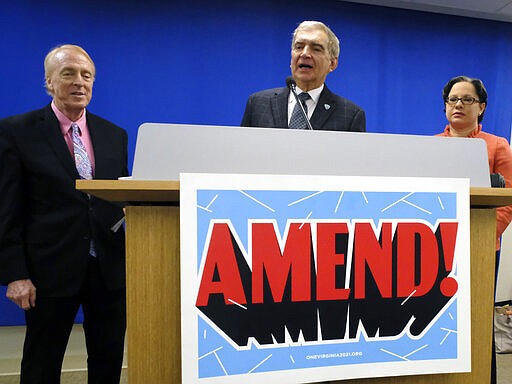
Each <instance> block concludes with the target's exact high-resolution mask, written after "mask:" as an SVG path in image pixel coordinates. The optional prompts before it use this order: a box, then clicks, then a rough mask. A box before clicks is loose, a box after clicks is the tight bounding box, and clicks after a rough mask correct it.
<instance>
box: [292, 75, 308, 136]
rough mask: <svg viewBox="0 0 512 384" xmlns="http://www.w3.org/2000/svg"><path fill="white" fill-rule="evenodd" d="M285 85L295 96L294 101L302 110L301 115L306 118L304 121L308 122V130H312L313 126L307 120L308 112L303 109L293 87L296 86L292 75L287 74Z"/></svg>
mask: <svg viewBox="0 0 512 384" xmlns="http://www.w3.org/2000/svg"><path fill="white" fill-rule="evenodd" d="M286 86H287V87H288V88H289V89H290V91H291V92H292V93H293V96H295V101H296V102H297V104H298V105H300V110H301V111H302V115H303V116H304V117H305V119H306V123H307V124H308V128H309V129H310V130H313V127H312V126H311V122H310V121H309V118H308V114H307V113H306V110H305V109H304V105H302V103H301V102H300V100H299V96H298V95H297V92H296V91H295V87H296V86H297V83H296V82H295V79H294V78H293V77H292V76H288V77H287V78H286Z"/></svg>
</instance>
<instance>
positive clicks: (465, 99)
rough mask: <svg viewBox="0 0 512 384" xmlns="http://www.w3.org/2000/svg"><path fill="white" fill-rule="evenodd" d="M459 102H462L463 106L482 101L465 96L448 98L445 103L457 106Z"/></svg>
mask: <svg viewBox="0 0 512 384" xmlns="http://www.w3.org/2000/svg"><path fill="white" fill-rule="evenodd" d="M459 100H460V101H462V104H464V105H471V104H473V103H475V102H476V103H479V102H480V100H478V99H475V98H474V97H470V96H464V97H455V96H450V97H447V98H446V99H445V100H444V101H445V102H446V104H450V105H455V104H457V102H458V101H459Z"/></svg>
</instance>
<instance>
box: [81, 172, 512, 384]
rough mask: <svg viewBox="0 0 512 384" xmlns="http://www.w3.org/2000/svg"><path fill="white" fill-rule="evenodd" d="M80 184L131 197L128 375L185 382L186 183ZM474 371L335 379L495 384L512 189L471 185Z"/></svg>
mask: <svg viewBox="0 0 512 384" xmlns="http://www.w3.org/2000/svg"><path fill="white" fill-rule="evenodd" d="M77 188H78V189H79V190H81V191H84V192H87V193H89V194H91V195H94V196H97V197H100V198H102V199H105V200H109V201H117V202H126V203H127V204H128V205H127V207H126V218H127V220H126V233H127V254H126V271H127V282H126V289H127V312H128V330H127V339H128V380H129V383H130V384H146V383H151V384H178V383H181V347H180V345H181V332H180V322H181V320H180V236H179V233H180V220H179V214H180V213H179V182H178V181H144V180H115V181H112V180H78V181H77ZM470 202H471V214H470V216H471V223H470V226H471V347H472V356H471V367H472V368H471V373H453V374H435V375H417V376H399V377H384V378H368V379H355V380H343V381H335V382H331V383H342V382H343V383H354V384H363V383H364V384H369V383H378V384H395V383H400V384H402V383H407V384H423V383H440V384H448V383H449V384H468V383H482V384H485V383H488V382H489V377H490V366H491V361H490V356H491V340H492V324H493V322H492V316H493V306H494V300H493V297H494V293H493V292H494V264H495V231H496V214H495V208H496V207H499V206H503V205H512V189H492V188H471V192H470Z"/></svg>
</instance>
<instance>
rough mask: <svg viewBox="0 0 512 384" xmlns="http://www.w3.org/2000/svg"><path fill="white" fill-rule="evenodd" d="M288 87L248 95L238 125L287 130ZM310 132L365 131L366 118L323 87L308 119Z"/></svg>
mask: <svg viewBox="0 0 512 384" xmlns="http://www.w3.org/2000/svg"><path fill="white" fill-rule="evenodd" d="M289 93H290V90H289V89H288V88H286V87H285V88H273V89H267V90H264V91H260V92H257V93H254V94H252V95H251V96H250V97H249V100H248V101H247V105H246V107H245V113H244V117H243V119H242V123H241V125H242V126H244V127H264V128H288V95H289ZM311 125H312V127H313V129H320V130H327V131H352V132H365V131H366V117H365V113H364V110H362V109H361V108H360V107H359V106H357V105H356V104H354V103H353V102H351V101H350V100H347V99H345V98H344V97H341V96H338V95H336V94H334V93H332V92H331V91H330V90H329V89H328V88H327V86H326V85H324V89H323V90H322V93H321V94H320V98H319V99H318V104H317V105H316V108H315V111H314V112H313V115H312V116H311Z"/></svg>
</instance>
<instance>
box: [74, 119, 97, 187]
mask: <svg viewBox="0 0 512 384" xmlns="http://www.w3.org/2000/svg"><path fill="white" fill-rule="evenodd" d="M71 138H72V139H73V152H74V154H75V164H76V170H77V171H78V174H79V175H80V177H81V178H82V179H87V180H91V179H92V165H91V160H90V159H89V155H87V151H86V149H85V145H84V143H82V140H81V139H80V128H79V127H78V124H76V123H73V124H71Z"/></svg>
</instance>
